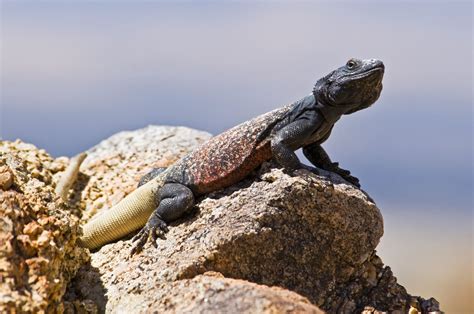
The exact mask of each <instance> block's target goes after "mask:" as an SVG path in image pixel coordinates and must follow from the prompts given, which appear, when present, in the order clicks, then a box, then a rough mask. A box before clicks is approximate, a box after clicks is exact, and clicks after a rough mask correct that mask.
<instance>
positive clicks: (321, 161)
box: [303, 143, 360, 188]
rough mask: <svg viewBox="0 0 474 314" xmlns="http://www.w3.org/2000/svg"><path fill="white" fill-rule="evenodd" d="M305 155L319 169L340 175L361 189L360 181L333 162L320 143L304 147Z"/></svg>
mask: <svg viewBox="0 0 474 314" xmlns="http://www.w3.org/2000/svg"><path fill="white" fill-rule="evenodd" d="M303 154H304V155H305V157H306V158H308V160H309V161H310V162H311V163H312V164H313V165H315V166H316V167H318V168H321V169H324V170H327V171H331V172H334V173H337V174H338V175H340V176H341V177H342V178H344V180H346V181H348V182H350V183H352V184H354V185H355V186H356V187H358V188H360V183H359V179H358V178H356V177H354V176H352V175H351V172H350V171H349V170H345V169H342V168H339V163H337V162H332V161H331V158H329V156H328V154H327V153H326V151H325V150H324V148H323V147H322V146H321V145H320V144H319V143H313V144H309V145H307V146H305V147H303Z"/></svg>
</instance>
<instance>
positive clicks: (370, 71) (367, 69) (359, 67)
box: [313, 59, 385, 114]
mask: <svg viewBox="0 0 474 314" xmlns="http://www.w3.org/2000/svg"><path fill="white" fill-rule="evenodd" d="M384 70H385V67H384V64H383V63H382V61H380V60H377V59H369V60H359V59H350V60H349V61H347V63H346V65H344V66H342V67H340V68H338V69H336V70H334V71H332V72H331V73H329V74H328V75H326V76H325V77H323V78H322V79H320V80H318V82H317V83H316V85H315V86H314V89H313V93H314V95H315V97H316V99H318V102H320V103H322V104H323V105H324V106H330V107H337V108H338V109H339V110H340V111H341V114H349V113H352V112H355V111H358V110H361V109H364V108H367V107H369V106H370V105H372V104H373V103H374V102H375V101H376V100H377V99H378V98H379V96H380V93H381V92H382V78H383V74H384Z"/></svg>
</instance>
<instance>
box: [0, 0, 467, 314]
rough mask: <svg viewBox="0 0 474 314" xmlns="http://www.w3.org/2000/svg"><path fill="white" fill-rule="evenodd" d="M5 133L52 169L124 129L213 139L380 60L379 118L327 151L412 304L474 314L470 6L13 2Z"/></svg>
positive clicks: (337, 135) (372, 116) (364, 119)
mask: <svg viewBox="0 0 474 314" xmlns="http://www.w3.org/2000/svg"><path fill="white" fill-rule="evenodd" d="M1 10H2V12H1V13H2V14H1V21H2V22H1V27H2V30H1V44H2V47H1V107H0V109H1V110H0V123H1V127H0V131H1V132H0V136H1V137H2V138H3V139H4V140H14V139H16V138H21V139H22V140H24V141H26V142H31V143H34V144H35V145H37V146H38V147H42V148H45V149H46V150H47V151H48V152H49V153H51V154H52V155H54V156H60V155H68V156H71V155H74V154H76V153H78V152H80V151H83V150H85V149H87V148H89V147H91V146H93V145H95V144H96V143H98V142H99V141H100V140H102V139H104V138H106V137H108V136H110V135H112V134H114V133H116V132H118V131H121V130H131V129H137V128H142V127H144V126H146V125H148V124H167V125H185V126H189V127H193V128H197V129H203V130H206V131H209V132H211V133H213V134H217V133H219V132H221V131H223V130H225V129H227V128H229V127H231V126H233V125H235V124H237V123H239V122H242V121H244V120H246V119H248V118H251V117H253V116H255V115H257V114H260V113H263V112H266V111H269V110H271V109H273V108H276V107H278V106H280V105H283V104H286V103H288V102H291V101H295V100H297V99H299V98H301V97H303V96H305V95H307V94H309V93H310V92H311V89H312V87H313V84H314V82H315V81H316V80H317V79H318V78H319V77H321V76H323V75H325V74H326V73H328V72H329V71H331V70H332V69H334V68H335V67H338V66H340V65H343V64H344V63H345V62H346V61H347V59H349V58H350V57H359V58H372V57H375V58H380V59H382V60H383V61H384V62H385V65H386V72H385V79H384V91H383V92H382V96H381V98H380V100H379V101H378V102H377V103H376V104H375V105H374V107H372V108H370V109H368V110H365V111H362V112H358V113H357V114H354V115H351V116H347V117H344V118H343V119H341V121H340V122H338V124H337V126H336V127H335V129H334V131H333V134H332V136H331V138H330V140H329V141H328V142H327V144H326V145H325V146H326V148H327V150H328V151H329V153H330V155H331V156H332V157H333V159H334V160H336V161H340V163H341V165H342V166H343V167H345V168H348V169H350V170H351V171H352V172H353V173H354V174H355V175H356V176H358V177H359V178H360V179H361V183H362V185H363V187H364V188H365V189H366V190H367V191H369V192H370V194H371V195H372V196H373V198H374V199H375V200H376V201H377V203H378V205H379V207H380V209H381V210H382V213H383V215H384V218H385V235H384V237H383V238H382V242H381V245H380V246H379V252H380V254H381V256H382V258H383V259H384V261H385V263H387V264H388V265H390V266H392V269H393V271H394V273H395V274H396V276H397V277H398V279H399V282H400V283H401V284H403V285H405V287H406V288H407V289H408V291H409V292H410V293H412V294H415V295H416V294H419V295H422V296H425V297H429V296H434V297H436V298H437V299H438V300H439V301H440V302H441V304H442V306H443V309H445V310H447V312H448V313H461V312H470V311H474V306H473V304H472V299H473V298H474V297H473V290H472V289H473V287H472V284H473V281H474V279H473V233H472V225H473V216H472V206H473V203H472V200H473V199H472V191H473V181H472V180H473V179H472V174H473V173H472V169H473V167H472V157H473V156H472V154H473V151H472V121H473V120H472V119H473V117H472V84H473V81H472V65H473V64H472V44H473V38H472V16H473V5H472V3H471V2H469V1H466V2H416V3H415V2H411V3H409V2H391V3H387V2H347V3H341V2H339V3H330V2H317V3H290V2H279V3H249V2H233V3H225V4H224V3H218V2H207V3H200V4H199V5H197V4H193V3H185V2H180V3H178V4H170V3H158V2H151V1H150V2H133V3H132V2H131V1H130V2H125V1H122V2H114V3H112V2H111V1H95V2H79V1H63V2H60V1H56V2H42V1H35V2H24V1H15V2H13V1H11V2H10V1H3V2H2V6H1Z"/></svg>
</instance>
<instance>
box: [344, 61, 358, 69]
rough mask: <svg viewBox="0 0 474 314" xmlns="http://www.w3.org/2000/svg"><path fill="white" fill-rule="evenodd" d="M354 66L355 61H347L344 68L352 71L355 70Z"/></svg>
mask: <svg viewBox="0 0 474 314" xmlns="http://www.w3.org/2000/svg"><path fill="white" fill-rule="evenodd" d="M356 65H357V63H356V62H355V60H353V59H350V60H349V61H347V63H346V67H347V68H348V69H349V70H352V69H353V68H355V66H356Z"/></svg>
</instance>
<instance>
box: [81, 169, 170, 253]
mask: <svg viewBox="0 0 474 314" xmlns="http://www.w3.org/2000/svg"><path fill="white" fill-rule="evenodd" d="M161 178H162V176H161V175H159V176H158V178H155V179H153V180H151V181H149V182H148V183H146V184H144V185H142V186H141V187H139V188H138V189H136V190H135V191H133V192H132V193H130V194H129V195H127V196H126V197H125V198H124V199H123V200H121V201H120V202H119V203H118V204H117V205H115V206H114V207H112V208H111V209H109V210H107V211H106V212H104V213H101V214H99V215H98V216H96V217H93V218H92V219H91V220H90V221H89V222H88V223H86V224H85V225H84V226H83V228H82V231H83V236H82V237H81V238H80V239H79V245H81V246H82V247H86V248H89V249H95V248H98V247H101V246H102V245H104V244H106V243H109V242H112V241H114V240H118V239H120V238H122V237H124V236H126V235H127V234H129V233H130V232H132V231H135V230H137V229H139V228H141V227H143V226H144V225H145V224H146V222H147V221H148V218H149V217H150V215H151V213H152V212H153V210H155V208H156V204H155V192H156V191H157V190H158V189H160V188H161V186H162V185H163V183H162V181H163V180H160V179H161Z"/></svg>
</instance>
